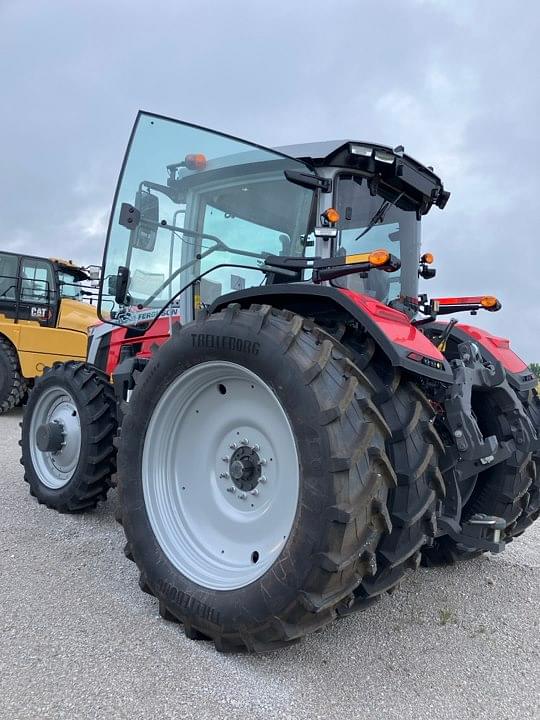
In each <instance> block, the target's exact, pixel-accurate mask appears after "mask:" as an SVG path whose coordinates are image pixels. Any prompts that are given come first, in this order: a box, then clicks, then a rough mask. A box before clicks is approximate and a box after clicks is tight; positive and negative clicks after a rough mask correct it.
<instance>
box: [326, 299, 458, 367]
mask: <svg viewBox="0 0 540 720" xmlns="http://www.w3.org/2000/svg"><path fill="white" fill-rule="evenodd" d="M340 292H341V293H343V294H344V295H346V297H348V298H349V300H352V302H353V303H354V304H355V305H357V306H358V307H359V308H361V309H362V310H363V311H364V312H365V313H366V314H367V315H369V316H370V317H371V319H372V320H373V322H374V323H376V325H377V326H378V327H379V329H380V330H381V332H382V333H383V334H384V335H385V336H386V337H387V338H388V340H389V341H390V342H391V343H393V344H395V345H399V346H401V347H403V348H405V349H406V350H408V351H410V352H411V353H416V354H418V355H422V356H424V357H428V358H432V359H433V360H438V361H439V362H444V356H443V354H442V353H441V352H440V351H439V350H438V349H437V348H436V347H435V345H434V344H433V343H432V342H431V341H430V340H429V339H428V338H427V337H426V336H425V335H424V334H423V333H422V332H420V330H417V329H416V328H415V327H414V325H412V324H411V321H410V319H409V317H407V315H406V314H405V313H402V312H400V311H399V310H394V309H393V308H391V307H388V305H384V304H383V303H381V302H379V301H378V300H375V298H372V297H369V295H362V294H361V293H357V292H354V291H353V290H345V289H340Z"/></svg>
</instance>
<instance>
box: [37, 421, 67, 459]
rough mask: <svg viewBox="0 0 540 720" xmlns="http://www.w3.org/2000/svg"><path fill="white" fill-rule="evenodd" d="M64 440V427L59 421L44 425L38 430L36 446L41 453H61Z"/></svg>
mask: <svg viewBox="0 0 540 720" xmlns="http://www.w3.org/2000/svg"><path fill="white" fill-rule="evenodd" d="M64 440H65V432H64V426H63V425H62V423H60V422H59V421H58V420H54V421H53V422H49V423H44V424H43V425H40V426H39V427H38V429H37V430H36V445H37V446H38V448H39V450H41V452H52V453H57V452H60V450H61V449H62V446H63V445H64Z"/></svg>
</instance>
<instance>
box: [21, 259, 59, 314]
mask: <svg viewBox="0 0 540 720" xmlns="http://www.w3.org/2000/svg"><path fill="white" fill-rule="evenodd" d="M54 300H55V287H54V275H53V271H52V267H51V265H50V263H48V262H47V261H45V260H38V259H37V258H23V260H22V263H21V302H25V303H32V304H34V305H35V304H50V303H52V302H54Z"/></svg>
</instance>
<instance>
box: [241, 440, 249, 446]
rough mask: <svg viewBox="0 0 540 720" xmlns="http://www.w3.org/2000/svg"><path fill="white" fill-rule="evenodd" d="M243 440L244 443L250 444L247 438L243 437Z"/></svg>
mask: <svg viewBox="0 0 540 720" xmlns="http://www.w3.org/2000/svg"><path fill="white" fill-rule="evenodd" d="M241 442H242V445H249V440H248V439H247V438H242V440H241Z"/></svg>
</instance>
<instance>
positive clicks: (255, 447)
mask: <svg viewBox="0 0 540 720" xmlns="http://www.w3.org/2000/svg"><path fill="white" fill-rule="evenodd" d="M253 449H254V450H255V452H259V450H260V449H261V446H260V445H258V444H255V445H254V446H253Z"/></svg>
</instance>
